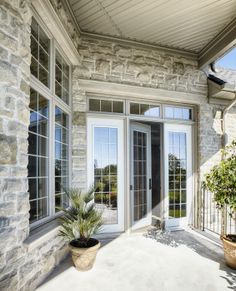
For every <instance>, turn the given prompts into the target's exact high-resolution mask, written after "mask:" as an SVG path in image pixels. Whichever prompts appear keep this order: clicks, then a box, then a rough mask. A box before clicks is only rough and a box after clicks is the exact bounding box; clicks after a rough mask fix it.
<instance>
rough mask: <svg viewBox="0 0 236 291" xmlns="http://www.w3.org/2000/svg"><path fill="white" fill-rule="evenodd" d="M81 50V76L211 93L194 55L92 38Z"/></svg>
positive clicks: (82, 42)
mask: <svg viewBox="0 0 236 291" xmlns="http://www.w3.org/2000/svg"><path fill="white" fill-rule="evenodd" d="M79 52H80V54H81V56H82V63H81V67H80V70H79V76H80V77H81V78H85V79H92V80H100V81H107V82H114V83H122V84H130V85H136V86H145V87H151V88H160V89H165V90H171V91H179V92H191V93H198V94H203V95H205V96H206V95H207V83H206V75H205V73H204V72H203V71H200V70H198V69H197V62H196V61H195V60H192V59H191V58H186V57H182V56H181V55H177V54H173V53H170V52H165V51H159V50H157V49H153V48H142V47H139V46H135V45H124V44H119V43H117V42H111V41H110V42H109V41H102V40H96V39H92V40H91V39H88V38H82V40H81V44H80V46H79Z"/></svg>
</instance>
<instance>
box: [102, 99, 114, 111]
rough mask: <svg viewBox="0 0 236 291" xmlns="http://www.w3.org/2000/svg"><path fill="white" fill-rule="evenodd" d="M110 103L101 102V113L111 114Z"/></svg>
mask: <svg viewBox="0 0 236 291" xmlns="http://www.w3.org/2000/svg"><path fill="white" fill-rule="evenodd" d="M111 104H112V103H111V101H107V100H101V111H102V112H112V110H111Z"/></svg>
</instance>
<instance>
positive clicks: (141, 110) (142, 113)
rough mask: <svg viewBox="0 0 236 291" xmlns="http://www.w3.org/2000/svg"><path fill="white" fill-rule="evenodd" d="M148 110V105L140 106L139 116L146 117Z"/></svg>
mask: <svg viewBox="0 0 236 291" xmlns="http://www.w3.org/2000/svg"><path fill="white" fill-rule="evenodd" d="M148 110H149V105H148V104H140V114H141V115H146V112H147V111H148Z"/></svg>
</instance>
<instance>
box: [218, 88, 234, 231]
mask: <svg viewBox="0 0 236 291" xmlns="http://www.w3.org/2000/svg"><path fill="white" fill-rule="evenodd" d="M234 94H235V97H234V99H233V100H232V101H231V102H230V103H229V104H228V105H227V106H226V107H225V108H224V110H223V113H222V122H221V127H222V148H224V147H225V146H226V144H227V137H226V126H225V119H226V114H227V113H228V111H229V110H230V108H232V107H233V106H234V105H235V104H236V92H235V93H234ZM221 159H222V160H223V159H224V155H223V154H222V156H221ZM226 223H227V214H226V210H225V209H222V227H221V236H223V235H224V234H225V230H226V227H227V226H226Z"/></svg>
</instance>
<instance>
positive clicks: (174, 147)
mask: <svg viewBox="0 0 236 291" xmlns="http://www.w3.org/2000/svg"><path fill="white" fill-rule="evenodd" d="M164 136H165V139H164V151H165V189H166V191H165V213H166V215H165V219H166V227H167V228H168V227H170V228H171V227H177V228H178V227H181V228H182V227H185V226H187V225H188V224H189V223H190V222H191V221H190V220H191V205H192V191H193V190H192V143H191V126H187V125H174V124H165V133H164Z"/></svg>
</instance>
